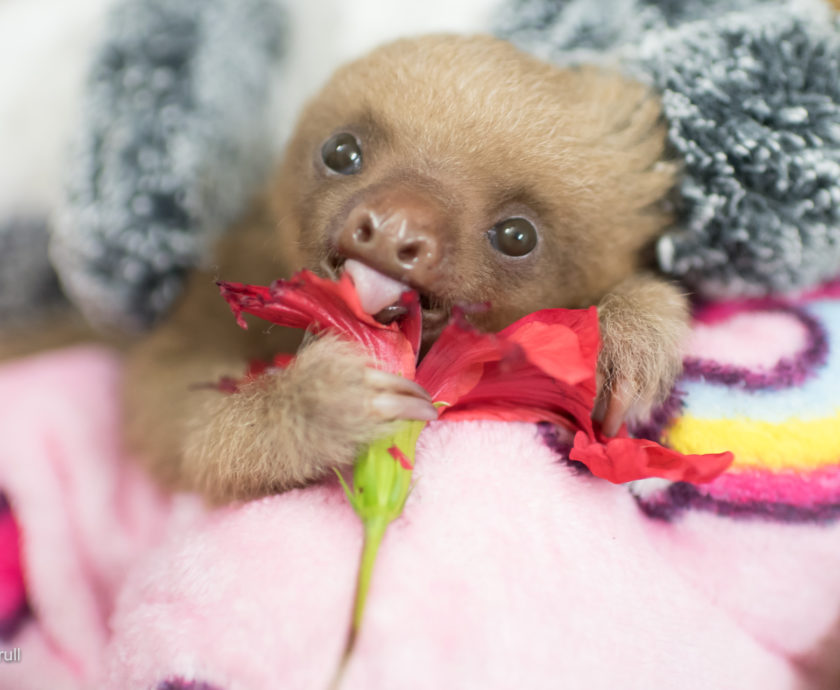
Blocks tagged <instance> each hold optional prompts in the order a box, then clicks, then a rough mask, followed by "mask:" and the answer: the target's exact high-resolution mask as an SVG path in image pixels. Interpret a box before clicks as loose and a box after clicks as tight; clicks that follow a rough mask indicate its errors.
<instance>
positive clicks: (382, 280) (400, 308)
mask: <svg viewBox="0 0 840 690" xmlns="http://www.w3.org/2000/svg"><path fill="white" fill-rule="evenodd" d="M324 269H325V271H326V272H327V273H329V274H331V275H333V276H337V275H340V274H341V273H343V272H345V271H346V272H347V273H348V274H349V275H350V277H351V279H352V280H353V284H354V285H355V287H356V292H357V294H358V295H359V300H360V302H361V304H362V309H364V310H365V311H366V312H367V313H368V314H370V315H371V316H373V318H374V319H376V320H377V321H378V322H379V323H382V324H389V323H393V322H394V321H397V320H398V319H400V318H402V317H403V316H405V315H406V313H407V312H408V309H407V308H406V307H405V306H404V305H403V304H402V303H401V299H400V297H401V295H402V294H403V293H404V292H406V291H407V290H416V291H417V294H418V295H419V298H420V309H421V311H422V315H423V340H424V341H427V342H428V341H431V340H434V339H435V338H436V337H437V335H438V334H439V333H440V331H441V330H442V329H443V327H444V326H445V325H446V322H447V320H448V319H449V313H450V307H449V306H447V304H446V303H445V302H444V301H443V300H442V299H440V298H439V297H438V296H436V295H435V294H433V293H431V292H428V291H425V290H421V289H418V288H417V287H416V286H414V285H411V284H410V283H407V282H405V281H400V280H396V279H394V278H392V277H391V276H388V275H385V274H384V273H381V272H379V271H377V270H376V269H374V268H371V267H370V266H368V265H367V264H365V263H363V262H361V261H358V260H356V259H349V258H346V257H344V256H340V255H333V256H331V257H330V259H329V260H328V261H327V262H326V266H324Z"/></svg>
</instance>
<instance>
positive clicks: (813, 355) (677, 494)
mask: <svg viewBox="0 0 840 690" xmlns="http://www.w3.org/2000/svg"><path fill="white" fill-rule="evenodd" d="M695 336H696V337H695V338H694V340H693V342H692V345H691V351H690V353H689V357H688V358H687V360H686V366H685V375H684V377H683V380H682V381H681V382H680V384H679V385H678V387H677V390H676V391H675V393H674V395H673V396H672V399H671V400H670V401H669V402H668V403H667V404H666V409H667V410H668V411H670V412H671V414H670V415H669V414H665V413H660V415H659V418H660V424H659V425H658V427H653V428H651V427H650V426H649V427H648V428H646V429H639V430H638V432H637V433H639V434H645V435H648V436H651V437H654V438H658V440H660V441H661V442H663V443H665V444H666V445H668V446H670V447H672V448H675V449H677V450H679V451H681V452H684V453H710V452H720V451H723V450H730V451H732V452H733V453H734V454H735V462H734V463H733V464H732V467H731V468H730V469H729V470H728V471H727V472H726V473H725V474H724V475H723V476H721V477H719V478H718V479H716V480H715V481H713V482H711V483H709V484H706V485H697V486H691V485H686V484H670V485H668V484H663V483H660V485H657V487H656V489H655V490H653V491H649V490H647V489H646V488H645V487H644V486H641V485H640V486H637V487H635V488H634V492H635V493H636V495H637V497H638V500H639V502H640V505H641V506H642V508H643V509H644V510H645V511H646V512H648V513H649V514H650V515H654V516H657V517H662V518H670V517H672V516H674V515H676V514H677V513H679V512H680V511H681V510H684V509H688V508H694V509H700V510H711V511H714V512H717V513H720V514H725V515H731V516H738V517H746V516H763V517H766V518H771V519H775V520H783V521H811V520H817V521H828V520H836V519H837V518H838V517H840V346H838V345H836V344H837V343H840V283H835V284H832V285H829V286H826V287H825V288H823V289H821V290H820V291H817V292H814V293H812V294H810V295H806V296H803V297H801V298H799V299H797V300H791V301H785V302H779V301H769V300H753V301H747V302H739V303H729V304H723V305H721V304H718V305H714V306H712V307H706V308H703V309H700V310H699V311H698V313H697V319H696V328H695ZM674 410H677V411H679V410H681V412H678V413H677V414H676V415H674V414H673V411H674Z"/></svg>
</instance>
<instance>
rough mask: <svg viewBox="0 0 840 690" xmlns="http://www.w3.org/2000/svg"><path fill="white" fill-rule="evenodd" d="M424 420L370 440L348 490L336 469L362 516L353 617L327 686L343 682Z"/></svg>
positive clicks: (408, 480) (402, 424) (407, 484)
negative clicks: (336, 666)
mask: <svg viewBox="0 0 840 690" xmlns="http://www.w3.org/2000/svg"><path fill="white" fill-rule="evenodd" d="M425 426H426V422H423V421H408V420H406V421H401V422H399V423H398V427H397V429H396V431H395V432H394V433H393V434H392V435H390V436H387V437H385V438H382V439H379V440H377V441H374V442H373V443H371V444H370V445H369V446H368V447H367V448H366V449H365V450H364V451H362V452H361V453H360V454H359V457H358V458H357V459H356V466H355V468H354V469H353V489H352V490H351V489H350V488H349V487H348V486H347V483H346V482H345V481H344V478H343V477H342V476H341V475H340V474H339V475H338V478H339V480H340V481H341V485H342V486H343V487H344V493H345V494H346V495H347V500H348V501H349V502H350V505H351V506H353V510H354V511H356V515H358V516H359V518H360V519H361V521H362V525H363V527H364V543H363V545H362V555H361V559H360V561H359V571H358V574H357V576H356V596H355V601H354V603H353V618H352V621H351V623H350V630H349V631H348V634H347V642H346V644H345V646H344V653H343V654H342V658H341V663H340V664H339V667H338V670H337V672H336V675H335V677H334V679H333V682H332V684H331V686H330V687H332V688H337V687H338V686H339V684H340V682H341V676H342V673H343V671H344V667H345V666H346V664H347V661H348V659H349V657H350V655H351V654H352V653H353V648H354V647H355V644H356V639H357V637H358V635H359V630H360V629H361V625H362V618H363V617H364V613H365V604H366V603H367V594H368V590H369V589H370V582H371V577H372V576H373V568H374V565H375V564H376V555H377V553H378V552H379V545H380V544H381V543H382V538H383V537H384V536H385V530H386V529H387V528H388V525H389V524H390V523H391V522H393V521H394V520H396V519H397V518H398V517H399V516H400V515H401V514H402V511H403V507H404V506H405V501H406V499H407V498H408V494H409V492H410V490H411V476H412V473H413V470H414V458H415V454H416V450H417V439H418V437H419V436H420V432H421V431H423V427H425ZM394 449H396V454H397V455H398V456H399V455H400V454H402V462H401V461H400V460H399V459H397V458H395V457H394V454H392V451H394Z"/></svg>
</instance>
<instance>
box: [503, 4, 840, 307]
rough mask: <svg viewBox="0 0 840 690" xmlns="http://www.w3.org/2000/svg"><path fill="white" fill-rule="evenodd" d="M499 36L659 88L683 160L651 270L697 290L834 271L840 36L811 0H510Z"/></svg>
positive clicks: (793, 285)
mask: <svg viewBox="0 0 840 690" xmlns="http://www.w3.org/2000/svg"><path fill="white" fill-rule="evenodd" d="M498 26H499V33H500V34H501V35H502V36H504V37H506V38H509V39H511V40H513V41H514V42H515V43H517V44H518V45H519V46H520V47H522V48H523V49H525V50H529V51H532V52H534V53H536V54H538V55H541V56H543V57H547V58H549V59H551V60H553V61H555V62H557V63H559V64H577V63H582V62H595V63H601V64H609V65H611V66H617V65H621V67H622V68H623V69H625V70H626V71H627V72H628V73H629V74H630V75H632V76H634V77H636V78H639V79H641V80H643V81H645V82H646V83H648V84H651V85H652V86H653V87H654V88H655V89H657V90H658V91H659V92H660V93H661V94H662V102H663V112H664V115H665V118H666V119H667V121H668V125H669V132H668V138H669V143H670V146H671V148H672V150H673V151H674V153H675V154H676V157H677V158H681V159H682V161H683V162H684V167H683V172H684V174H683V178H682V182H681V185H680V191H681V195H680V202H679V211H680V220H679V223H678V226H677V228H676V229H675V230H674V232H672V233H670V234H669V235H667V236H666V237H664V238H663V239H662V240H661V242H660V244H659V247H658V252H657V253H658V257H659V260H660V265H661V267H662V269H663V270H665V271H666V272H668V273H670V274H672V275H673V276H675V277H677V278H679V279H680V280H682V281H683V282H684V283H686V284H687V285H689V286H690V287H692V288H694V289H695V290H696V291H698V292H701V293H704V294H706V295H709V296H735V295H759V294H766V293H769V292H780V291H789V290H797V289H801V288H806V287H809V286H812V285H814V284H816V283H818V282H820V281H823V280H826V279H830V278H834V277H837V276H838V275H840V32H838V20H837V19H836V18H835V17H834V15H832V13H831V10H830V8H829V7H828V4H827V3H823V2H821V1H819V0H712V1H710V2H703V3H688V2H676V1H675V0H600V1H598V2H592V1H591V0H566V1H561V2H551V1H549V0H512V1H511V2H510V3H508V5H507V6H506V9H505V11H504V13H503V14H502V15H501V16H500V20H499V23H498Z"/></svg>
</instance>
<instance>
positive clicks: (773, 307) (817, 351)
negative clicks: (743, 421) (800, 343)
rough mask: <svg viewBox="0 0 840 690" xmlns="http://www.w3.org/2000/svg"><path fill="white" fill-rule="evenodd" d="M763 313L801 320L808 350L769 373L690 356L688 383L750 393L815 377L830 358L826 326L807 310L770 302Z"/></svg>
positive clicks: (763, 307)
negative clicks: (713, 384) (709, 382)
mask: <svg viewBox="0 0 840 690" xmlns="http://www.w3.org/2000/svg"><path fill="white" fill-rule="evenodd" d="M761 309H762V311H767V312H781V313H784V314H788V315H789V316H791V317H793V318H795V319H797V320H798V321H799V322H800V323H801V324H802V326H803V327H804V329H805V331H806V333H807V336H806V337H807V341H806V342H807V344H806V346H805V348H804V349H803V350H802V351H801V352H800V353H798V354H797V355H795V356H794V357H789V358H787V357H786V358H784V359H782V360H781V361H779V362H778V364H776V366H774V367H773V368H772V369H770V370H769V371H753V370H750V369H747V368H745V367H739V366H732V365H729V364H722V363H720V362H715V361H712V360H706V359H702V358H696V357H688V358H686V360H685V362H684V363H683V367H684V371H683V376H684V378H685V379H687V380H705V381H711V382H714V383H721V384H724V385H727V386H739V387H742V388H745V389H746V390H751V391H755V390H765V389H772V388H790V387H791V386H798V385H800V384H801V383H802V382H803V381H805V380H806V379H808V378H809V377H810V376H813V375H814V373H815V372H816V371H817V370H818V369H819V367H820V366H822V365H823V364H825V361H826V358H827V357H828V336H827V334H826V332H825V329H824V328H823V326H822V324H821V323H820V322H819V321H818V320H817V319H816V318H815V317H814V316H812V315H811V314H809V313H808V312H807V311H805V309H804V308H802V307H800V306H797V305H792V304H787V303H782V302H770V301H767V302H766V303H765V304H763V305H762V308H761Z"/></svg>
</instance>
